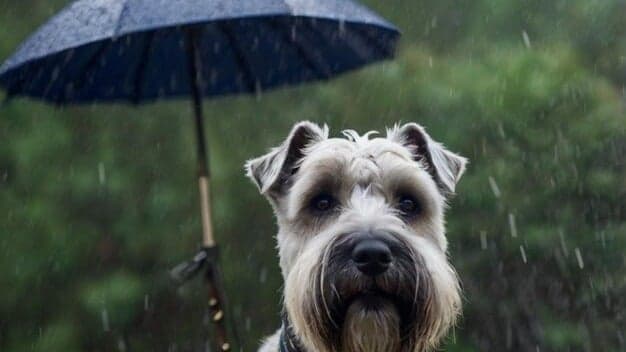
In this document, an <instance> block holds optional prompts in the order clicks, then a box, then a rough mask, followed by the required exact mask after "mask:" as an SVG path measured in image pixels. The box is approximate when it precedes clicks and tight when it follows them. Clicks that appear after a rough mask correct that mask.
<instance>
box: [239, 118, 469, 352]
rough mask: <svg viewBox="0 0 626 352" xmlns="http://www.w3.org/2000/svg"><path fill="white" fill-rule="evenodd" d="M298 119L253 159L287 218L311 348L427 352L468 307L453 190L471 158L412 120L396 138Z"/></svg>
mask: <svg viewBox="0 0 626 352" xmlns="http://www.w3.org/2000/svg"><path fill="white" fill-rule="evenodd" d="M344 135H345V136H346V138H328V129H327V128H326V127H324V128H320V127H319V126H317V125H315V124H313V123H310V122H302V123H299V124H297V125H296V126H295V127H294V128H293V130H292V132H291V133H290V134H289V136H288V137H287V139H286V140H285V142H284V143H283V144H282V145H280V146H279V147H277V148H274V149H273V150H272V151H271V152H270V153H268V154H267V155H265V156H262V157H260V158H257V159H254V160H251V161H249V162H248V163H247V165H246V166H247V170H248V175H249V176H250V177H251V178H252V180H253V181H254V182H255V183H256V184H257V186H258V187H259V189H260V191H261V193H263V194H264V195H265V196H266V197H267V198H268V199H269V201H270V203H271V204H272V206H273V208H274V211H275V213H276V217H277V220H278V224H279V233H278V236H277V240H278V248H279V252H280V266H281V269H282V273H283V276H284V279H285V292H284V304H285V309H286V312H287V315H288V319H289V321H290V322H291V324H292V328H293V332H294V334H295V335H296V336H297V337H298V338H299V340H300V343H301V344H302V345H303V346H304V347H305V348H306V349H307V350H308V351H319V352H326V351H328V352H331V351H346V352H347V351H354V352H356V351H359V352H366V351H371V352H374V351H377V352H383V351H386V352H389V351H407V352H409V351H411V352H416V351H423V350H427V349H429V348H431V347H434V346H436V345H437V343H438V342H439V340H440V339H441V338H442V337H443V336H444V335H445V333H446V331H447V330H448V328H449V327H450V326H451V325H453V324H454V322H455V320H456V317H457V316H458V314H459V312H460V306H461V303H460V293H459V291H460V290H459V284H458V280H457V277H456V274H455V272H454V269H453V268H452V267H451V266H450V264H449V263H448V260H447V256H446V248H447V241H446V238H445V231H444V210H445V202H446V197H448V196H449V195H451V194H452V193H453V192H454V187H455V184H456V182H457V181H458V179H459V178H460V176H461V174H462V173H463V171H464V168H465V163H466V161H465V159H464V158H462V157H460V156H458V155H455V154H453V153H451V152H449V151H447V150H445V149H444V148H443V147H442V146H441V145H440V144H438V143H436V142H434V141H433V140H432V139H431V138H430V136H428V134H426V132H425V131H424V129H423V128H422V127H420V126H419V125H417V124H406V125H404V126H402V127H395V128H393V129H390V130H388V131H387V136H386V138H370V135H371V134H366V135H364V136H359V135H358V134H356V133H355V132H353V131H346V132H344Z"/></svg>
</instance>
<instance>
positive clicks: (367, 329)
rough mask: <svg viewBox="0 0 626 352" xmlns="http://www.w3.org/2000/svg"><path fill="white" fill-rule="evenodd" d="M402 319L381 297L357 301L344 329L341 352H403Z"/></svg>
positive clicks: (345, 321)
mask: <svg viewBox="0 0 626 352" xmlns="http://www.w3.org/2000/svg"><path fill="white" fill-rule="evenodd" d="M400 346H401V340H400V315H399V314H398V311H397V308H396V307H395V305H394V304H393V303H392V302H390V301H388V300H387V299H384V298H380V297H363V298H358V299H356V300H354V301H353V302H352V304H350V306H349V308H348V310H347V312H346V317H345V319H344V322H343V326H342V329H341V351H342V352H389V351H400Z"/></svg>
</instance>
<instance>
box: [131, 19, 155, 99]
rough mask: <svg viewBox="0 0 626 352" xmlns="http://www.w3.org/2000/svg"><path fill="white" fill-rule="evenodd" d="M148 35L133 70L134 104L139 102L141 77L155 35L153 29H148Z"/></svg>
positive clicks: (144, 71) (141, 86)
mask: <svg viewBox="0 0 626 352" xmlns="http://www.w3.org/2000/svg"><path fill="white" fill-rule="evenodd" d="M146 36H147V37H148V38H147V39H146V43H145V44H144V47H143V51H142V52H141V56H140V57H139V62H138V63H137V68H136V72H135V80H134V82H133V86H134V87H135V92H134V93H135V94H134V97H133V102H134V103H135V104H138V103H139V100H141V94H142V93H143V92H142V91H143V89H142V88H143V84H142V81H143V78H144V76H145V73H146V68H147V67H148V56H149V55H150V52H151V51H152V46H153V44H154V38H155V37H156V35H155V31H150V32H148V33H147V34H146Z"/></svg>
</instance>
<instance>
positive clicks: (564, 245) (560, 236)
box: [559, 229, 569, 258]
mask: <svg viewBox="0 0 626 352" xmlns="http://www.w3.org/2000/svg"><path fill="white" fill-rule="evenodd" d="M559 238H560V240H561V250H562V251H563V255H565V257H566V258H567V257H569V251H568V250H567V245H566V244H565V236H564V235H563V229H559Z"/></svg>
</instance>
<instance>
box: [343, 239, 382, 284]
mask: <svg viewBox="0 0 626 352" xmlns="http://www.w3.org/2000/svg"><path fill="white" fill-rule="evenodd" d="M391 260H392V258H391V250H390V249H389V246H388V245H387V244H385V242H383V241H381V240H377V239H365V240H362V241H359V242H358V243H357V244H356V245H355V246H354V248H353V249H352V261H353V262H354V263H355V265H356V267H357V268H358V269H359V270H360V271H361V272H362V273H363V274H365V275H368V276H376V275H380V274H382V273H384V272H385V271H387V269H388V268H389V265H391Z"/></svg>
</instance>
